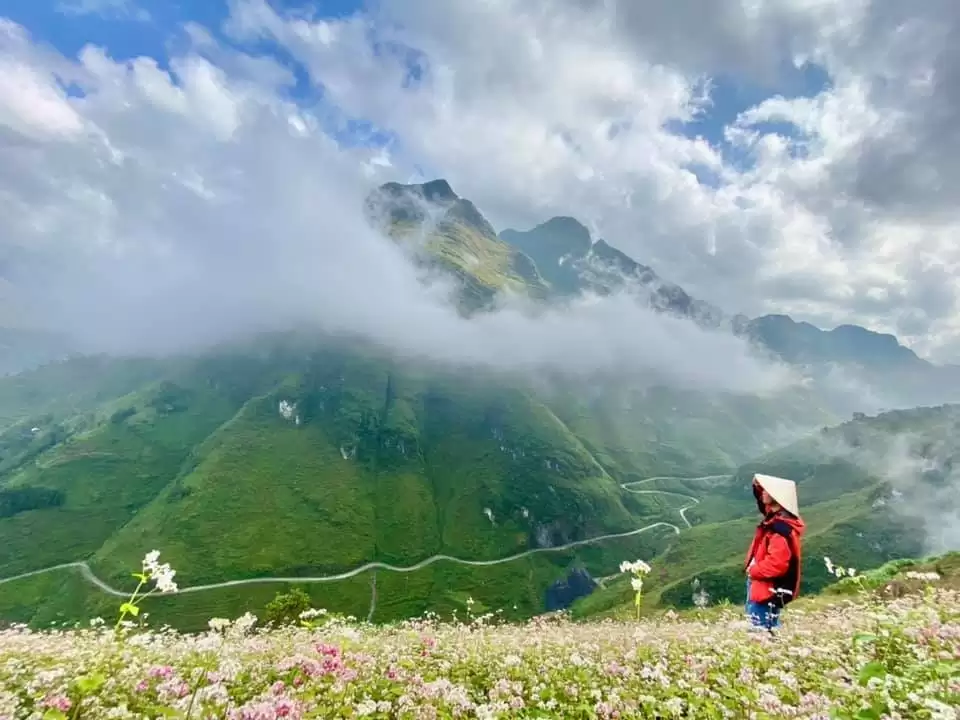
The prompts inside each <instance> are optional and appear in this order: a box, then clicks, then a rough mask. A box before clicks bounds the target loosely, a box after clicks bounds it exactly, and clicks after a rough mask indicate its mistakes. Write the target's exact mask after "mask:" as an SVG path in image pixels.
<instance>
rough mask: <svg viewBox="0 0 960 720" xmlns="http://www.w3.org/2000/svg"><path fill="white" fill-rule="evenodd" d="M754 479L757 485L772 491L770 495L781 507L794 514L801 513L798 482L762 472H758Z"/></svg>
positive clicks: (769, 491)
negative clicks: (798, 500) (798, 499)
mask: <svg viewBox="0 0 960 720" xmlns="http://www.w3.org/2000/svg"><path fill="white" fill-rule="evenodd" d="M753 479H754V480H755V481H756V483H757V485H759V486H760V487H762V488H763V489H764V490H766V491H767V492H768V493H770V497H772V498H773V499H774V500H776V501H777V504H779V505H780V507H782V508H783V509H784V510H787V511H789V512H791V513H793V514H794V515H800V505H799V503H798V502H797V484H796V483H795V482H794V481H793V480H785V479H784V478H779V477H774V476H773V475H761V474H760V473H756V474H755V475H754V476H753Z"/></svg>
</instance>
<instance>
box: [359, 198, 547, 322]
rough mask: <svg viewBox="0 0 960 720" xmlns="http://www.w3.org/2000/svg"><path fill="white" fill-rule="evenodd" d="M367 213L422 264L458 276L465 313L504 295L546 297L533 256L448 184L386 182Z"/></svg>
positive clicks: (369, 200)
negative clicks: (512, 242) (518, 247)
mask: <svg viewBox="0 0 960 720" xmlns="http://www.w3.org/2000/svg"><path fill="white" fill-rule="evenodd" d="M366 212H367V216H368V218H369V219H370V220H371V222H372V223H373V224H374V225H375V226H377V227H380V228H383V229H384V230H385V231H386V232H387V233H388V234H389V235H390V236H391V237H393V238H394V239H395V240H397V241H398V242H400V243H401V244H403V245H404V246H406V247H408V248H410V249H411V250H413V251H414V252H415V256H416V257H417V258H418V259H419V260H420V261H421V262H423V263H424V264H426V265H428V266H433V267H437V268H439V269H442V270H443V271H446V272H448V273H451V274H453V275H454V276H455V277H456V278H457V279H458V280H459V281H460V282H461V284H462V304H463V307H464V308H465V309H466V310H477V309H480V308H483V307H489V305H490V303H491V302H492V301H493V299H494V297H495V295H496V294H497V293H502V292H512V293H518V294H522V295H527V296H530V297H533V298H540V299H542V298H545V297H546V295H547V286H546V285H545V283H544V282H543V279H542V278H541V277H540V275H539V273H538V272H537V269H536V267H535V266H534V264H533V262H532V261H531V260H530V258H529V257H527V256H526V255H524V254H523V253H522V252H518V251H517V250H516V249H515V248H514V247H513V246H511V245H509V244H507V243H505V242H503V241H502V240H501V239H500V238H498V237H497V233H496V231H495V230H494V229H493V227H492V226H491V225H490V223H489V222H488V221H487V220H486V218H484V217H483V215H481V214H480V211H479V210H477V208H476V206H474V204H473V203H471V202H470V201H469V200H465V199H463V198H461V197H459V196H457V195H456V193H454V192H453V189H452V188H451V187H450V185H449V183H447V181H446V180H434V181H432V182H429V183H425V184H423V185H400V184H398V183H387V184H386V185H383V186H381V187H380V188H378V189H377V190H376V191H375V192H374V193H372V194H371V196H370V197H369V198H368V199H367V204H366Z"/></svg>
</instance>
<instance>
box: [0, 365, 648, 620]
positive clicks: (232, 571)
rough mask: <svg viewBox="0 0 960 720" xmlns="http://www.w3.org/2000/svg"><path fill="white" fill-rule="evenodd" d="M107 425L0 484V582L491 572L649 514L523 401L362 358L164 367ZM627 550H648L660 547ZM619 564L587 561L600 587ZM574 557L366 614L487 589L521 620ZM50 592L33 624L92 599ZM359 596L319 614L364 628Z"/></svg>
mask: <svg viewBox="0 0 960 720" xmlns="http://www.w3.org/2000/svg"><path fill="white" fill-rule="evenodd" d="M226 364H229V368H228V367H227V365H226ZM21 381H24V380H21ZM109 407H110V409H111V412H110V413H109V414H107V413H103V414H101V415H100V416H99V420H97V421H96V422H95V423H94V424H93V426H91V427H83V428H82V429H78V430H76V431H69V430H66V431H65V436H64V437H62V438H60V439H59V441H58V442H55V443H53V444H52V445H51V446H50V447H49V448H46V449H44V450H42V451H40V452H38V453H36V454H35V455H33V456H31V457H30V458H29V460H26V461H24V462H23V463H21V464H20V465H16V466H13V467H11V468H10V469H9V470H8V471H7V472H6V473H5V474H4V475H2V476H0V493H8V494H10V498H11V499H15V498H19V500H18V502H19V505H18V506H16V507H15V508H13V510H11V512H9V513H7V514H6V516H4V517H0V540H2V545H0V575H2V576H4V577H9V576H11V575H16V574H19V573H23V572H29V571H31V570H35V569H39V568H42V567H45V566H49V565H55V564H59V563H67V562H73V561H77V560H84V559H86V560H88V561H89V562H90V565H91V567H92V568H93V570H94V572H95V573H96V574H97V575H98V576H100V577H102V578H103V579H105V580H107V581H108V582H109V583H111V584H114V585H116V586H119V587H123V586H124V584H125V583H126V581H127V579H128V578H129V572H130V568H131V567H136V566H137V564H138V562H139V559H140V558H141V557H142V556H143V554H144V553H145V552H146V551H147V550H150V549H153V548H159V549H162V550H163V553H164V557H165V558H167V559H168V560H169V561H170V562H172V563H173V565H174V566H175V567H176V568H178V570H179V575H178V579H179V580H180V581H181V582H182V584H183V585H199V584H210V583H217V582H221V581H225V580H235V579H243V578H255V577H264V576H274V575H281V576H306V575H310V576H317V575H327V574H333V573H339V572H344V571H349V570H352V569H354V568H356V567H358V566H361V565H363V564H365V563H367V562H371V561H383V562H387V563H391V564H398V565H412V564H415V563H417V562H419V561H423V560H425V559H427V558H430V557H431V556H433V555H435V554H437V553H444V554H448V555H453V556H456V557H460V558H464V559H470V560H495V559H498V558H502V557H504V556H508V555H511V554H515V553H519V552H523V551H526V550H530V549H536V548H548V547H552V546H555V545H560V544H565V543H569V542H572V541H577V540H582V539H588V538H592V537H594V536H596V535H601V534H605V533H618V532H625V531H630V530H633V529H635V528H637V527H639V526H641V525H642V524H644V523H649V522H654V521H655V519H657V514H658V513H659V512H660V511H661V508H660V505H659V504H658V502H657V501H656V499H654V498H650V499H649V500H647V499H645V498H639V497H634V496H631V495H629V494H627V493H624V492H623V491H622V490H621V489H620V487H619V484H618V482H617V481H616V480H615V479H614V478H613V477H611V476H610V474H608V473H607V472H606V471H605V470H604V468H603V467H602V466H601V465H600V464H599V463H598V462H597V461H596V459H595V458H594V456H593V455H592V454H591V453H590V451H589V450H588V449H587V448H586V447H585V446H584V445H583V443H582V442H580V440H579V439H578V438H577V437H576V436H575V435H574V434H573V433H572V432H571V431H570V429H569V428H568V427H567V426H566V425H565V424H564V423H563V422H561V421H560V420H559V419H558V418H557V417H556V415H554V414H553V413H552V412H551V410H550V409H549V408H548V407H547V406H545V405H544V404H543V403H542V402H540V401H539V400H537V399H536V398H535V397H534V396H532V395H531V394H530V393H529V391H527V390H525V389H523V388H522V387H513V386H511V385H509V384H508V383H505V382H504V381H502V380H497V379H490V378H481V377H477V376H474V377H473V378H470V379H465V378H464V377H461V376H454V375H446V374H444V373H442V372H439V371H433V372H430V373H426V372H424V371H423V370H422V369H418V368H415V367H412V366H406V365H404V364H402V363H399V362H397V361H393V360H391V359H390V358H388V357H385V356H383V355H382V354H379V353H375V352H373V351H369V350H364V349H362V348H356V347H351V348H344V349H339V350H334V349H331V348H322V349H320V350H317V351H312V352H309V353H303V352H289V353H288V354H287V355H282V354H277V353H263V354H262V356H259V357H250V356H245V355H244V354H243V353H242V352H239V351H237V352H233V353H228V354H222V355H219V356H215V357H211V358H204V359H198V360H194V361H192V362H190V363H183V362H178V363H176V364H174V365H173V366H172V367H171V368H170V374H169V376H168V377H165V378H163V379H162V380H159V381H157V382H153V383H151V384H150V385H148V386H146V387H145V388H144V389H143V390H142V391H140V392H138V393H133V394H131V395H128V396H125V397H124V398H122V400H120V401H115V402H113V403H112V404H111V405H110V406H109ZM17 493H19V495H17ZM31 502H32V505H31V504H30V503H31ZM25 503H26V504H25ZM661 535H662V533H661ZM624 542H625V543H626V544H627V546H628V547H632V548H636V549H639V548H645V549H647V550H651V549H652V548H653V547H655V545H651V544H650V543H656V542H657V538H656V534H652V535H651V537H650V538H647V537H637V538H635V539H633V540H627V541H624ZM620 552H622V549H621V550H617V549H616V548H614V549H613V551H612V553H611V554H609V555H608V554H607V550H606V549H604V548H595V549H591V550H590V551H589V552H587V553H586V554H585V555H583V557H588V558H591V561H592V563H593V567H594V569H595V570H597V571H603V572H609V571H610V570H611V569H612V568H613V567H615V565H616V562H617V558H618V557H619V556H620V555H619V553H620ZM591 553H592V554H591ZM577 557H578V555H577V554H576V553H557V554H556V555H555V556H553V557H542V558H541V557H536V558H533V559H531V560H530V561H518V562H517V563H516V565H503V566H496V567H492V568H488V569H483V570H473V569H469V568H462V567H457V568H450V567H440V566H431V567H430V568H426V569H424V570H423V571H418V572H417V573H414V574H411V575H409V576H406V577H404V578H403V580H404V581H405V582H406V583H413V585H412V586H405V589H404V590H403V592H402V593H400V594H399V596H394V597H390V596H384V600H383V601H381V602H380V603H379V612H380V613H381V614H382V615H385V616H387V617H394V616H396V615H407V614H411V613H413V612H417V611H422V610H423V609H426V607H428V606H429V607H436V606H441V607H442V606H443V605H444V603H446V604H447V605H449V604H450V603H454V604H456V602H462V599H461V600H457V601H454V600H453V599H452V596H451V593H456V592H460V593H461V594H462V597H463V598H465V597H467V596H468V595H470V594H478V592H477V591H478V590H481V588H479V587H478V586H479V585H480V584H483V585H485V586H486V588H487V589H489V592H487V593H483V592H480V593H479V594H481V595H485V599H486V601H487V602H491V603H492V602H500V603H501V604H502V605H505V606H508V607H509V606H512V605H514V604H517V605H520V606H521V607H520V608H519V610H518V612H525V613H527V614H530V613H532V612H536V611H537V610H538V608H539V607H540V606H541V605H542V601H543V593H544V591H545V589H546V587H547V585H549V583H551V582H553V581H555V580H557V579H558V578H560V577H562V576H563V574H565V572H566V571H567V568H568V567H569V565H570V563H571V562H574V561H575V559H576V558H577ZM518 572H521V574H522V575H523V576H524V577H526V580H523V581H520V580H519V578H518V577H517V573H518ZM438 578H440V579H439V580H438ZM450 578H454V579H455V581H456V582H455V583H454V584H451V582H453V581H452V580H450ZM483 578H486V580H483ZM399 579H400V578H388V579H386V580H385V581H384V584H385V586H386V587H389V586H390V584H391V583H392V582H395V581H397V580H399ZM25 582H28V586H30V583H34V584H39V586H43V587H47V586H48V584H49V582H51V580H50V578H48V577H44V578H39V579H37V580H35V581H25ZM60 582H66V583H67V587H66V589H64V590H63V591H62V592H61V591H57V592H55V593H53V594H52V595H51V596H49V597H43V598H35V605H30V607H31V608H32V609H31V611H30V614H29V618H30V619H36V618H40V617H49V616H66V617H70V616H73V614H74V613H76V612H79V611H80V609H81V608H83V609H85V610H86V609H89V608H91V607H92V608H94V609H95V608H97V607H99V604H98V603H100V602H101V601H103V600H104V599H105V598H97V597H96V592H95V591H93V590H92V589H91V588H87V589H85V588H83V586H82V584H78V582H81V581H79V579H78V578H74V580H65V579H64V578H61V579H60ZM367 582H369V578H361V579H358V580H357V581H355V582H345V583H342V584H340V585H337V586H334V585H329V586H327V587H325V588H323V593H324V597H325V598H326V601H327V604H328V605H330V604H332V605H333V606H336V607H339V608H342V609H344V610H346V611H350V612H354V613H357V612H359V611H361V610H365V609H366V605H367V604H368V603H369V602H370V599H369V597H370V591H369V589H368V588H367V587H366V586H365V584H366V583H367ZM70 583H73V585H72V586H71V585H70ZM24 587H27V586H24V585H23V584H22V583H19V584H18V583H12V584H9V585H0V616H2V612H3V607H5V605H4V602H5V601H4V600H3V598H4V597H6V598H7V600H6V602H7V603H10V604H8V605H6V607H8V608H9V609H10V611H11V612H14V610H15V611H16V612H17V613H23V612H25V611H24V606H23V602H22V598H23V597H24V596H23V593H24V592H29V591H25V590H24ZM70 587H73V589H72V590H70ZM458 588H459V591H458ZM259 592H260V589H259V588H254V589H253V591H248V589H239V590H236V591H233V592H232V593H231V594H230V597H229V598H226V600H225V602H227V603H228V604H230V603H233V604H234V605H231V607H234V606H237V605H239V606H240V607H245V606H244V605H243V602H244V600H243V599H244V598H246V599H247V601H250V599H251V598H254V597H259V596H258V595H257V593H259ZM383 592H384V591H383V589H381V595H382V594H383ZM7 593H9V595H8V594H7ZM223 595H224V597H225V596H226V594H223ZM14 596H16V597H14ZM382 596H383V595H382ZM193 598H197V600H198V601H199V603H200V604H199V605H196V606H194V605H190V606H188V607H186V608H185V607H184V606H183V605H182V604H181V605H179V606H177V615H178V616H184V617H187V618H189V617H193V615H191V613H193V612H194V610H193V608H194V607H201V606H204V605H203V603H204V602H206V600H205V599H201V598H200V596H199V595H195V596H192V597H187V598H186V602H187V603H188V605H189V602H190V601H192V600H193ZM14 601H16V602H14ZM204 607H205V606H204ZM195 616H196V617H199V616H200V612H199V611H196V615H195ZM172 619H173V618H172Z"/></svg>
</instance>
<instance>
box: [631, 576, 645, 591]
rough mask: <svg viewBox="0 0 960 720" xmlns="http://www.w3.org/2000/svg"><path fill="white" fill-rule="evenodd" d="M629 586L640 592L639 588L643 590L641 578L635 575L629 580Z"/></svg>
mask: <svg viewBox="0 0 960 720" xmlns="http://www.w3.org/2000/svg"><path fill="white" fill-rule="evenodd" d="M630 586H631V587H632V588H633V589H634V590H636V591H637V592H640V591H641V590H643V580H641V579H640V578H637V577H635V578H633V579H632V580H631V581H630Z"/></svg>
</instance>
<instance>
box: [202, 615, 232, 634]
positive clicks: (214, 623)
mask: <svg viewBox="0 0 960 720" xmlns="http://www.w3.org/2000/svg"><path fill="white" fill-rule="evenodd" d="M207 625H208V626H209V627H210V629H211V630H213V632H220V631H222V630H226V629H227V628H228V627H230V621H229V620H227V619H226V618H210V620H209V621H208V622H207Z"/></svg>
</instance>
